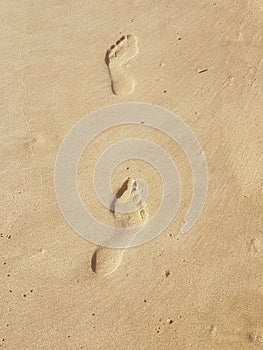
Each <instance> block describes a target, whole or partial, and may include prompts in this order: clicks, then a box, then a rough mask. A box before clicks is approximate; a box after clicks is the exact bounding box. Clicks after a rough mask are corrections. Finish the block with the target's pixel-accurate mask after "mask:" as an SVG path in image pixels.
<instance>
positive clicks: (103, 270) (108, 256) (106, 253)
mask: <svg viewBox="0 0 263 350" xmlns="http://www.w3.org/2000/svg"><path fill="white" fill-rule="evenodd" d="M116 197H117V198H118V199H119V200H120V201H122V202H128V201H133V203H135V204H136V206H137V208H138V209H137V210H136V211H134V212H132V213H128V214H127V213H117V212H115V202H116V201H115V202H114V203H113V205H112V214H113V217H114V222H115V226H116V227H131V226H133V225H141V224H142V223H145V222H146V221H147V219H148V209H147V205H146V204H143V203H142V197H141V189H140V186H139V185H138V183H137V181H136V180H133V179H132V178H130V177H129V178H128V179H127V180H126V181H125V182H124V183H123V185H122V186H121V188H120V190H119V191H118V193H117V195H116ZM132 239H133V237H131V241H132ZM124 252H125V249H113V248H106V247H98V248H97V249H96V250H95V252H94V254H93V256H92V259H91V269H92V271H93V272H95V273H96V274H98V275H104V276H107V275H109V274H111V273H112V272H114V271H115V270H116V269H117V268H118V267H119V265H120V263H121V260H122V257H123V254H124Z"/></svg>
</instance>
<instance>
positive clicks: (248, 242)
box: [0, 0, 263, 350]
mask: <svg viewBox="0 0 263 350" xmlns="http://www.w3.org/2000/svg"><path fill="white" fill-rule="evenodd" d="M0 9H1V11H0V17H1V22H0V28H1V40H0V48H1V53H0V79H1V82H0V113H1V124H0V131H1V135H0V137H1V149H0V150H1V170H0V174H1V193H0V197H1V228H0V251H1V253H0V283H1V284H0V285H1V288H0V300H1V303H0V349H3V350H4V349H6V350H18V349H19V350H26V349H29V350H60V349H63V350H77V349H83V350H99V349H102V350H124V349H127V350H137V349H138V350H142V349H145V350H170V349H172V350H250V349H251V350H259V349H263V283H262V281H263V233H262V232H263V228H262V227H263V225H262V221H263V220H262V217H263V215H262V207H263V205H262V204H263V191H262V184H263V171H262V170H263V169H262V164H263V159H262V158H263V157H262V136H263V118H262V116H263V103H262V101H263V3H262V1H261V0H250V1H248V0H232V1H230V0H220V1H219V0H218V1H212V0H211V1H203V0H201V1H196V0H185V1H181V0H180V1H179V0H163V1H161V0H145V1H139V0H130V1H128V0H121V1H119V2H116V1H112V0H109V1H81V0H74V1H73V0H69V1H62V0H45V1H44V0H35V1H26V0H21V1H13V0H10V1H1V2H0ZM124 102H145V103H149V104H154V105H158V106H161V107H163V108H166V109H168V110H170V111H172V112H174V113H176V114H177V115H178V116H180V118H181V119H182V120H183V121H184V122H185V123H187V125H188V126H189V127H190V128H191V130H193V131H194V133H195V135H196V137H197V138H198V140H199V142H200V144H201V145H202V147H203V150H204V153H205V156H206V160H207V165H208V172H209V189H208V193H207V199H206V203H205V207H204V209H203V212H202V214H201V216H200V218H199V220H198V221H197V223H196V224H195V225H194V226H193V228H192V229H191V230H190V231H189V232H187V233H186V234H184V235H183V234H181V233H180V232H179V229H180V225H181V222H182V220H183V218H184V215H185V213H186V211H187V208H188V207H189V203H190V201H191V195H192V192H193V181H192V180H193V178H192V172H191V168H190V166H189V163H188V161H187V158H186V156H185V154H184V152H183V151H182V149H181V148H180V147H179V146H178V144H176V143H175V142H174V141H173V140H171V139H169V138H167V135H165V134H163V133H162V132H160V131H158V130H156V129H154V128H150V127H148V126H147V125H144V124H143V123H142V124H141V125H134V126H133V127H132V128H130V127H128V126H127V125H122V126H119V127H114V128H112V129H110V130H107V131H106V132H105V133H103V134H101V135H98V136H97V137H96V138H95V139H94V140H93V141H92V143H91V144H90V145H89V146H88V147H87V149H85V151H84V152H83V154H82V156H81V159H80V163H79V168H78V186H79V191H80V194H81V196H82V199H83V203H84V204H85V206H86V207H87V209H88V210H90V212H91V213H92V215H93V216H94V217H95V218H96V219H97V220H100V221H102V222H105V223H107V224H109V225H116V226H120V227H126V226H127V227H129V226H134V225H138V224H139V225H147V220H148V218H150V217H152V216H154V215H155V214H156V212H157V209H158V206H159V204H160V201H161V196H162V187H161V183H162V181H161V178H160V175H159V174H158V173H157V172H156V171H155V170H154V169H153V167H152V166H151V165H150V164H148V163H147V162H145V161H143V160H141V159H138V160H136V159H131V160H127V161H126V162H124V163H122V164H120V165H119V166H118V167H117V168H116V169H114V171H113V173H112V189H113V191H114V193H115V194H117V195H118V196H119V198H120V199H121V200H123V201H124V202H127V201H128V202H129V201H136V203H137V204H138V206H137V209H138V210H137V211H135V212H134V213H133V214H132V215H131V216H129V217H127V216H125V215H120V214H116V213H115V212H114V208H113V210H112V211H110V210H105V208H104V207H103V205H102V204H101V203H100V202H99V200H98V198H97V196H96V192H95V190H94V187H93V169H94V166H95V164H96V161H97V159H98V157H99V156H100V154H101V153H102V152H103V151H104V150H105V149H107V148H108V147H109V146H110V145H111V144H113V143H115V142H118V141H121V140H122V139H125V138H142V139H147V140H149V141H151V142H154V143H156V144H159V145H160V147H161V148H162V149H163V150H165V151H166V152H167V153H168V154H169V155H170V157H171V158H172V159H173V160H174V161H175V162H176V164H177V167H178V169H179V172H180V177H181V181H182V201H181V204H180V207H179V211H178V214H177V216H176V218H175V219H174V220H173V221H172V223H171V224H170V225H169V227H168V228H167V229H166V230H164V232H162V233H161V234H160V235H159V236H158V237H157V238H155V239H154V240H152V241H150V242H148V243H147V244H144V245H141V246H139V247H133V248H129V249H112V248H107V247H100V246H97V245H96V244H93V243H91V242H89V241H87V240H85V239H84V238H82V237H80V236H79V235H78V234H77V233H76V232H74V230H73V229H72V228H71V227H70V226H69V225H68V223H67V222H66V220H65V219H64V217H63V215H62V214H61V211H60V209H59V205H58V202H57V200H56V195H55V189H54V165H55V161H56V156H57V153H58V150H59V147H60V144H61V142H62V141H63V139H64V137H65V136H66V134H67V133H68V131H69V130H70V129H71V128H72V127H73V126H74V124H76V123H77V122H78V121H79V120H80V119H81V118H83V117H84V116H86V115H88V114H90V113H92V112H94V111H96V110H98V109H100V108H102V107H106V106H109V105H113V104H117V103H124ZM139 177H141V178H143V179H145V181H146V182H147V184H148V186H149V198H148V200H147V204H142V203H141V200H140V197H138V193H137V192H136V193H134V192H133V190H132V189H133V188H134V187H133V185H134V181H136V179H138V178H139ZM125 181H128V182H127V183H126V185H125V186H126V187H125V188H123V186H124V184H125ZM135 187H136V186H135ZM137 190H138V189H137Z"/></svg>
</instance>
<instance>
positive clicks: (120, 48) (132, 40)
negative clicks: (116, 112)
mask: <svg viewBox="0 0 263 350" xmlns="http://www.w3.org/2000/svg"><path fill="white" fill-rule="evenodd" d="M137 53H138V45H137V38H136V36H135V35H133V34H129V35H123V36H122V37H121V38H120V39H119V40H118V41H116V43H115V44H113V45H112V46H111V48H110V49H109V50H108V51H107V53H106V58H105V61H106V64H107V65H108V68H109V73H110V77H111V88H112V91H113V93H114V94H115V95H120V96H126V95H129V94H131V93H132V92H133V90H134V87H135V81H134V78H133V76H132V75H131V74H130V73H129V71H128V70H127V65H128V63H129V62H130V60H131V59H132V58H133V57H134V56H136V55H137Z"/></svg>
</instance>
